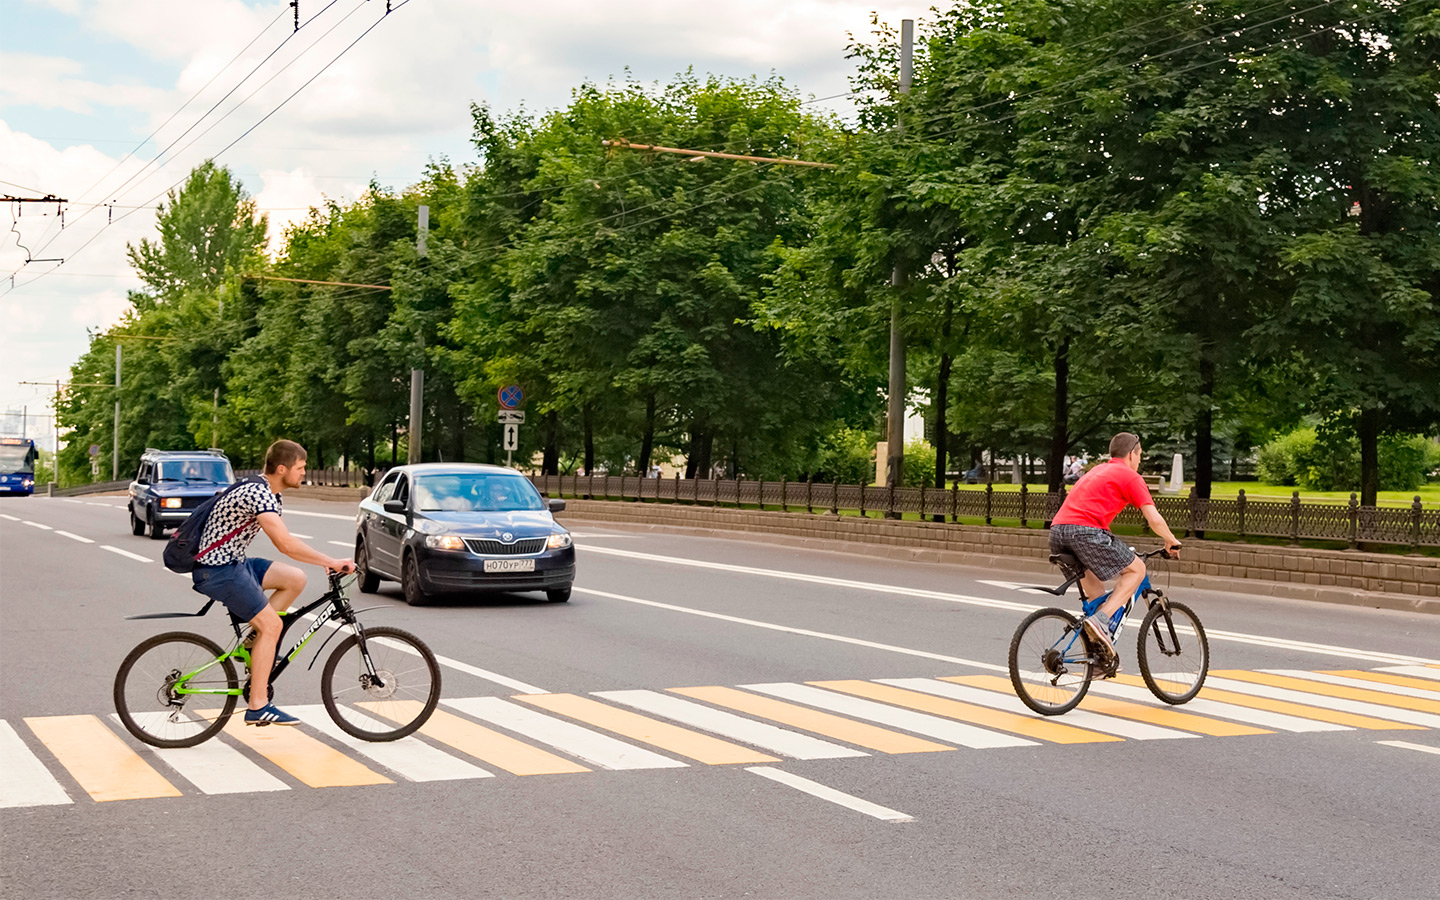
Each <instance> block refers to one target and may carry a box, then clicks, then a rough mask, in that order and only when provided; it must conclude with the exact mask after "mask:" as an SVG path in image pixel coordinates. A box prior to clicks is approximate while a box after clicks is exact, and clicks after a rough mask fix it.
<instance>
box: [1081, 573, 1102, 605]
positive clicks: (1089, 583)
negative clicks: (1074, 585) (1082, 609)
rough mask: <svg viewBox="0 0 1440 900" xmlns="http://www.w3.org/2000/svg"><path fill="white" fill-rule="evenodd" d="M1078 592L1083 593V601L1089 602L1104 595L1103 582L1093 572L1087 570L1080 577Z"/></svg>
mask: <svg viewBox="0 0 1440 900" xmlns="http://www.w3.org/2000/svg"><path fill="white" fill-rule="evenodd" d="M1080 590H1082V591H1084V592H1085V599H1086V600H1091V599H1093V598H1095V597H1098V596H1100V595H1101V594H1103V593H1105V582H1103V581H1101V580H1100V579H1099V578H1098V577H1097V576H1096V575H1095V573H1094V572H1092V571H1090V570H1089V569H1086V570H1085V574H1084V575H1081V576H1080Z"/></svg>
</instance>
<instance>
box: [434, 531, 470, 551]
mask: <svg viewBox="0 0 1440 900" xmlns="http://www.w3.org/2000/svg"><path fill="white" fill-rule="evenodd" d="M425 546H427V547H429V548H430V549H431V550H464V549H465V540H464V539H463V538H461V537H460V536H459V535H455V534H430V535H426V536H425Z"/></svg>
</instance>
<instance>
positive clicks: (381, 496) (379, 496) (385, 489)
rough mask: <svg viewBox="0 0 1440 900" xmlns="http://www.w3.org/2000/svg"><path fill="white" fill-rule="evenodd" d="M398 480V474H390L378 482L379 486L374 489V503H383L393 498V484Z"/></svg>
mask: <svg viewBox="0 0 1440 900" xmlns="http://www.w3.org/2000/svg"><path fill="white" fill-rule="evenodd" d="M399 480H400V473H399V472H391V473H390V474H389V475H386V476H385V480H384V481H382V482H380V486H379V487H377V488H375V502H376V503H384V502H385V501H386V500H389V499H390V498H391V497H393V496H395V484H396V483H397V482H398V481H399Z"/></svg>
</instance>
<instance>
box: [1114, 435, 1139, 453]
mask: <svg viewBox="0 0 1440 900" xmlns="http://www.w3.org/2000/svg"><path fill="white" fill-rule="evenodd" d="M1138 446H1140V438H1139V436H1137V435H1133V434H1131V433H1130V432H1128V431H1122V432H1120V433H1119V434H1117V435H1115V436H1114V437H1112V438H1111V439H1110V458H1111V459H1119V458H1121V457H1125V456H1129V455H1130V451H1131V450H1134V449H1135V448H1136V447H1138Z"/></svg>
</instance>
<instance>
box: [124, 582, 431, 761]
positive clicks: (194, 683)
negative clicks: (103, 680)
mask: <svg viewBox="0 0 1440 900" xmlns="http://www.w3.org/2000/svg"><path fill="white" fill-rule="evenodd" d="M354 581H355V579H354V577H351V578H349V579H346V578H345V577H344V576H341V575H339V574H336V573H331V574H330V589H329V590H328V591H326V592H325V594H324V596H322V597H320V599H318V600H316V601H315V602H313V603H311V604H310V605H308V606H305V607H302V608H300V609H298V610H293V611H290V612H288V613H284V614H282V615H281V622H282V623H283V628H282V631H281V632H280V641H279V644H278V645H277V650H278V648H279V647H283V646H284V644H285V635H287V634H288V633H289V632H290V629H291V628H292V627H294V626H295V625H296V623H297V622H300V621H303V620H305V619H307V618H313V621H312V622H310V624H309V625H308V626H307V627H306V628H305V630H304V633H303V634H301V635H300V637H299V638H298V639H297V640H296V642H295V644H294V645H293V646H292V647H291V648H290V650H289V651H288V652H285V653H277V654H276V656H275V665H274V667H273V668H272V669H271V670H270V684H269V685H268V691H269V696H271V697H273V696H274V693H275V680H276V679H277V678H279V677H280V675H281V673H283V672H284V671H285V669H286V668H288V667H289V665H290V662H291V661H292V660H294V659H295V657H296V656H298V655H299V654H300V651H301V650H302V649H304V647H305V645H306V644H308V643H309V642H310V639H311V638H313V637H314V636H315V635H316V634H317V633H319V632H320V630H321V629H322V628H324V627H325V626H326V625H332V628H333V630H332V631H331V632H330V634H329V635H328V636H327V637H326V638H325V640H324V641H323V642H322V643H321V644H320V648H319V649H318V650H316V651H315V656H314V658H312V659H311V660H310V666H309V667H310V668H314V666H315V661H316V660H318V659H319V658H320V653H321V651H322V650H324V649H325V645H326V644H327V643H329V641H330V640H331V639H332V638H334V637H335V636H336V635H339V634H342V633H344V632H346V631H348V632H349V634H348V635H347V636H346V637H345V638H344V640H342V641H341V642H340V643H339V644H338V645H337V646H336V647H335V651H334V652H333V653H332V654H331V655H330V658H329V659H327V660H326V661H325V666H324V668H323V669H322V670H321V672H320V697H321V699H322V700H323V701H324V703H325V710H326V711H327V712H328V713H329V714H330V718H332V719H334V720H335V724H336V725H338V726H340V728H341V729H342V730H343V731H344V732H345V733H346V734H349V735H352V736H354V737H357V738H360V739H362V740H367V741H393V740H397V739H399V738H402V737H405V736H406V735H408V734H412V733H414V732H415V730H416V729H418V728H419V727H420V726H422V725H424V724H425V722H426V720H428V719H429V718H430V714H431V713H433V712H434V711H435V706H436V704H437V703H439V702H440V665H439V663H437V662H436V661H435V654H434V653H432V652H431V651H430V648H429V647H428V646H426V645H425V642H424V641H422V640H420V639H419V638H418V637H416V636H415V635H413V634H411V633H410V632H408V631H403V630H401V629H399V628H390V627H388V626H377V627H374V628H366V627H364V626H362V625H361V624H360V620H359V618H358V617H357V616H358V614H359V613H362V612H365V611H366V610H367V609H377V608H379V607H373V606H372V607H366V608H365V609H354V608H353V607H351V605H350V600H349V598H348V597H347V596H346V595H345V590H346V588H348V587H349V586H350V584H353V583H354ZM214 604H215V601H214V600H211V601H209V602H208V603H206V604H205V605H204V606H203V607H201V608H200V611H199V612H194V613H149V614H146V615H138V616H126V618H127V619H171V618H184V617H195V616H203V615H205V614H206V613H207V612H209V610H210V607H211V606H213V605H214ZM316 610H319V612H316ZM312 613H314V615H313V616H311V614H312ZM336 620H338V622H337V621H336ZM332 623H335V624H332ZM230 625H231V627H232V628H233V629H234V631H235V641H234V643H233V644H231V645H230V646H229V647H228V648H222V647H221V646H220V645H219V644H217V643H215V642H214V641H212V640H210V639H209V638H207V637H205V636H203V635H199V634H192V633H190V632H185V631H171V632H167V633H165V634H158V635H156V636H155V637H152V638H150V639H148V640H146V641H143V642H141V643H140V645H139V646H137V647H136V648H135V649H134V650H131V651H130V653H129V655H128V656H126V657H125V661H124V662H122V663H121V664H120V670H119V671H118V672H117V673H116V674H115V710H116V712H118V713H119V714H120V722H121V723H122V724H123V725H124V726H125V728H126V730H127V731H129V732H130V733H131V734H133V735H134V736H135V737H136V738H137V739H139V740H141V741H143V742H145V743H146V744H149V745H151V746H153V747H193V746H195V745H196V744H200V743H202V742H204V741H207V740H209V739H210V738H212V737H214V736H215V735H216V734H219V733H220V731H221V730H222V729H223V728H224V727H225V725H226V723H227V722H228V721H229V719H230V715H231V714H232V713H233V712H234V711H235V706H236V704H237V703H238V702H239V701H240V698H242V697H248V696H249V695H250V682H249V679H248V678H247V679H246V681H245V683H244V684H243V685H242V684H241V683H240V676H239V675H238V674H237V671H236V662H237V661H238V662H239V663H240V665H241V666H243V667H244V671H245V673H246V675H248V674H249V671H250V651H249V650H248V649H247V648H246V647H245V644H244V642H243V638H242V631H241V629H242V627H243V626H244V623H243V622H242V621H241V620H239V619H237V618H235V617H234V616H231V617H230Z"/></svg>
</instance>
